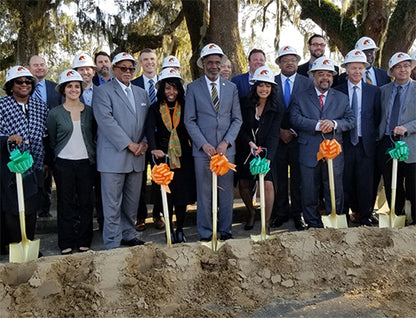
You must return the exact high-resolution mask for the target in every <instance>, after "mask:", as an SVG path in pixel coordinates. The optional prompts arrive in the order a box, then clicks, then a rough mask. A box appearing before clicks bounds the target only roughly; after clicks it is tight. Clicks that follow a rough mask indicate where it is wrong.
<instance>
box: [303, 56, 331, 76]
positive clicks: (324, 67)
mask: <svg viewBox="0 0 416 318" xmlns="http://www.w3.org/2000/svg"><path fill="white" fill-rule="evenodd" d="M315 71H331V72H332V75H337V74H338V73H337V71H335V66H334V62H332V60H330V59H329V58H327V57H326V56H321V57H320V58H317V59H316V60H315V62H313V64H312V67H311V69H310V70H309V71H308V75H313V72H315Z"/></svg>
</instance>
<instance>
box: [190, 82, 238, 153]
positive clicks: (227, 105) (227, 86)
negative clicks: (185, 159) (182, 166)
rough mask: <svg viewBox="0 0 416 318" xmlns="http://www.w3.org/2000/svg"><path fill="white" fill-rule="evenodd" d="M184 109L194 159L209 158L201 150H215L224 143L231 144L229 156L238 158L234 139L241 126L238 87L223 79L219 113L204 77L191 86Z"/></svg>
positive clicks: (228, 151)
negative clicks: (207, 147)
mask: <svg viewBox="0 0 416 318" xmlns="http://www.w3.org/2000/svg"><path fill="white" fill-rule="evenodd" d="M185 105H186V108H185V126H186V129H187V130H188V133H189V136H190V137H191V139H192V154H193V156H194V157H204V156H206V154H205V152H204V151H203V150H202V146H203V145H204V144H206V143H209V144H211V145H212V146H213V147H215V148H216V147H217V146H218V144H219V143H220V142H221V141H223V140H226V141H227V142H228V143H230V146H229V148H228V150H227V153H226V155H227V156H231V155H235V139H236V138H237V135H238V132H239V131H240V126H241V123H242V119H241V110H240V103H239V100H238V92H237V87H236V86H235V84H233V83H231V82H230V81H228V80H226V79H224V78H222V77H220V101H219V109H218V112H216V111H215V108H214V104H213V102H212V98H211V92H210V91H209V90H208V87H207V84H206V81H205V76H202V77H200V78H198V79H197V80H195V81H193V82H192V83H190V84H189V85H188V87H187V90H186V98H185Z"/></svg>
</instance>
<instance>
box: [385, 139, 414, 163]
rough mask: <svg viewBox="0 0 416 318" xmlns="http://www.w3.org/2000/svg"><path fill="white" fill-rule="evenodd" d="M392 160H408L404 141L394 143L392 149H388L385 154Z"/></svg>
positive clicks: (407, 151)
mask: <svg viewBox="0 0 416 318" xmlns="http://www.w3.org/2000/svg"><path fill="white" fill-rule="evenodd" d="M386 153H388V154H389V155H390V157H391V158H392V159H397V160H399V161H404V160H406V159H407V158H409V146H408V145H407V144H406V143H405V142H404V141H396V143H395V144H394V148H390V149H388V150H387V152H386Z"/></svg>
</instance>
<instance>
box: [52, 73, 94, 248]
mask: <svg viewBox="0 0 416 318" xmlns="http://www.w3.org/2000/svg"><path fill="white" fill-rule="evenodd" d="M84 86H85V83H84V82H83V80H82V77H81V75H80V74H79V73H78V72H77V71H75V70H71V69H68V70H65V71H64V72H62V73H61V75H60V76H59V84H58V85H57V86H56V90H57V91H58V92H59V93H60V94H62V95H63V96H64V97H65V102H64V103H63V104H62V105H59V106H57V107H55V108H53V109H52V110H51V111H50V112H49V116H48V120H47V126H48V134H49V139H50V145H51V148H52V150H53V153H54V157H55V162H54V178H55V183H56V192H57V205H58V206H57V212H58V245H59V248H60V249H61V254H63V255H65V254H71V253H72V251H73V248H75V247H76V248H78V251H79V252H85V251H88V250H89V249H90V245H91V241H92V235H93V229H92V217H93V205H92V189H93V184H94V172H95V168H94V167H95V165H94V164H95V132H96V123H95V120H94V116H93V113H92V108H91V107H88V106H85V105H84V104H83V103H81V102H80V96H82V91H83V87H84Z"/></svg>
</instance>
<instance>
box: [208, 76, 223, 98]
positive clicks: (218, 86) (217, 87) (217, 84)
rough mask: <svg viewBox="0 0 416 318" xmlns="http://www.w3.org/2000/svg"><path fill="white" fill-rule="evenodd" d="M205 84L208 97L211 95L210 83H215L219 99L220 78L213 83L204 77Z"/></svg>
mask: <svg viewBox="0 0 416 318" xmlns="http://www.w3.org/2000/svg"><path fill="white" fill-rule="evenodd" d="M205 82H206V83H207V87H208V91H209V95H211V90H212V85H211V83H215V88H216V89H217V92H218V99H220V96H221V95H220V94H221V93H220V91H221V87H220V77H219V76H218V77H217V79H216V80H215V81H211V80H210V79H209V78H208V77H207V76H206V75H205Z"/></svg>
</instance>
